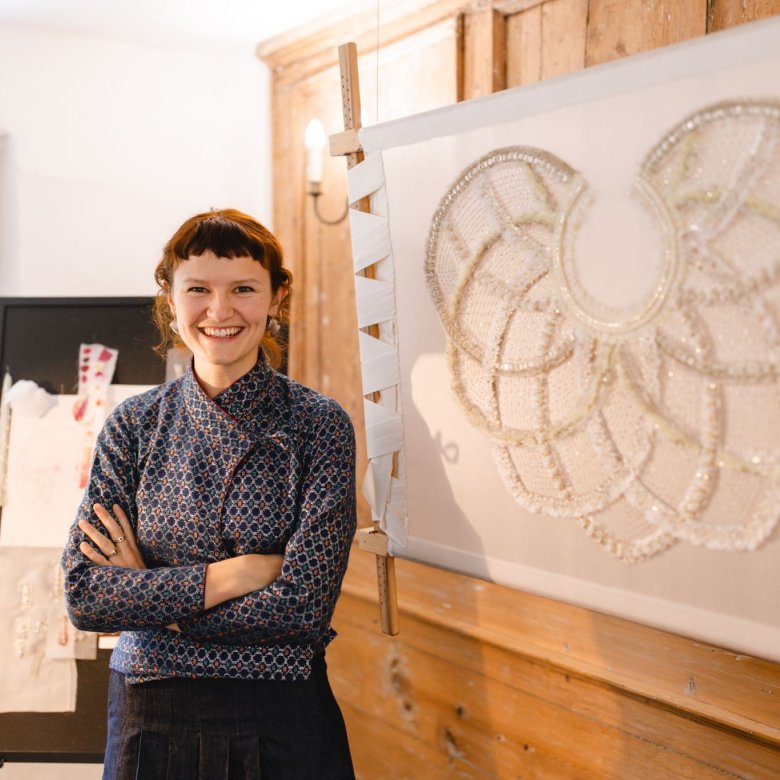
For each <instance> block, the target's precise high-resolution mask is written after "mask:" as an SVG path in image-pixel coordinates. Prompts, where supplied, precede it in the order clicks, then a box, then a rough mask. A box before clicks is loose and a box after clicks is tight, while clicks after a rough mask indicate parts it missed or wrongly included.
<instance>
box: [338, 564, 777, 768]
mask: <svg viewBox="0 0 780 780" xmlns="http://www.w3.org/2000/svg"><path fill="white" fill-rule="evenodd" d="M364 559H365V560H364ZM367 559H368V556H366V555H360V554H359V553H357V554H356V558H355V559H353V561H352V564H351V566H350V574H349V575H348V581H347V584H346V587H345V593H344V596H343V597H342V602H341V603H340V606H339V609H338V610H337V620H336V628H337V630H338V631H339V632H340V639H339V640H338V641H337V642H336V643H334V645H333V646H332V648H331V649H330V650H329V651H328V657H329V665H330V670H331V678H332V680H333V685H334V689H335V690H336V692H337V695H338V696H339V699H340V700H341V701H343V702H348V703H349V706H350V708H352V710H353V711H354V715H353V716H352V717H350V716H348V726H349V728H350V731H351V733H357V734H361V733H362V729H363V725H362V724H363V723H364V718H366V717H368V718H371V719H374V720H377V721H381V722H384V723H386V724H387V726H388V728H390V729H394V730H396V731H399V732H401V733H404V734H406V735H407V738H408V739H410V740H412V739H414V740H416V741H422V742H423V743H425V746H426V752H427V753H430V752H433V753H434V754H435V753H437V752H438V753H439V754H440V759H441V760H443V759H444V758H447V757H449V758H450V759H451V760H452V761H453V765H456V766H459V768H460V770H461V771H463V772H466V773H468V772H473V773H474V774H473V775H468V774H467V776H474V777H482V776H483V775H484V776H487V777H516V776H521V777H550V778H569V777H599V778H601V777H619V778H645V777H648V776H652V777H653V778H681V777H690V778H698V777H707V778H709V777H723V776H726V777H729V776H731V777H757V778H770V777H773V776H774V772H775V771H776V770H777V769H778V767H780V742H778V741H777V740H776V739H775V736H776V735H773V734H772V733H771V732H772V726H771V724H770V725H769V726H768V727H767V728H766V729H765V728H764V727H765V725H766V724H759V725H758V730H756V729H754V728H752V727H750V726H747V727H746V728H745V729H735V728H732V726H731V725H727V724H728V723H729V721H733V720H734V718H733V713H732V712H731V711H733V710H734V708H735V707H738V706H739V705H738V702H740V701H743V700H744V699H745V698H748V697H752V696H755V692H756V690H757V689H758V688H759V687H763V688H765V689H766V690H767V691H770V690H771V691H774V694H770V693H768V692H767V693H766V694H764V698H765V699H770V697H771V696H776V695H777V694H778V693H779V692H780V687H778V683H780V679H778V674H779V672H778V667H777V665H776V664H770V663H768V662H764V661H760V660H758V659H745V658H744V657H743V658H742V659H741V660H740V659H739V657H738V656H736V655H735V654H733V653H732V654H725V656H726V657H727V658H728V659H729V660H727V661H726V662H725V664H724V667H723V668H722V669H721V670H719V672H718V674H719V675H720V674H722V675H723V676H724V677H729V676H732V675H730V671H731V672H733V671H734V670H733V669H731V670H729V669H728V668H727V667H728V666H729V664H730V665H731V666H732V667H734V666H736V665H738V664H741V663H745V662H746V666H745V668H743V669H739V671H738V672H737V673H736V674H735V675H733V677H734V679H733V680H731V681H730V682H728V688H729V690H724V691H723V692H722V696H721V698H720V700H719V701H720V704H719V705H718V706H717V707H715V706H712V705H711V704H710V705H707V704H705V703H704V702H696V701H694V706H692V707H691V708H689V709H688V710H686V711H683V710H680V709H677V708H674V707H667V706H666V704H665V703H664V700H668V699H669V698H670V697H672V696H673V695H676V692H677V691H676V686H677V685H678V680H677V679H675V675H674V674H672V675H670V679H669V680H661V681H659V682H658V683H657V685H656V686H655V690H656V694H662V695H661V696H656V697H647V696H645V695H643V694H641V693H638V692H637V691H636V690H632V687H634V686H628V687H625V686H623V685H622V682H621V685H620V686H616V685H612V684H611V683H610V682H609V678H610V676H611V675H612V673H613V671H614V669H615V668H616V667H617V666H618V665H625V659H619V658H617V655H616V654H611V653H610V652H605V651H608V650H609V649H610V648H611V646H612V645H613V644H617V645H625V639H626V637H627V636H628V637H631V636H632V635H633V633H634V631H635V629H636V628H637V626H635V625H633V624H631V623H628V622H627V621H622V620H617V619H612V618H608V619H605V616H597V618H601V620H600V621H599V620H596V621H594V620H593V617H594V613H591V612H589V611H588V610H578V609H577V608H570V609H572V610H574V611H577V612H579V613H580V614H579V617H573V618H572V616H570V619H569V620H567V621H565V624H561V625H559V626H558V627H557V628H554V629H552V630H551V631H548V636H547V639H548V640H553V643H554V644H556V645H560V646H561V647H563V646H566V645H568V646H569V651H568V653H570V654H571V655H572V656H579V657H578V658H577V659H574V658H572V661H573V662H572V663H569V659H568V657H563V658H561V659H560V660H561V663H550V661H549V657H548V656H549V647H547V646H546V644H547V643H546V642H545V641H542V642H541V643H540V645H539V647H537V648H534V647H533V645H534V644H535V643H536V640H537V638H538V636H539V635H538V634H537V633H536V632H533V630H532V629H530V626H529V624H528V623H527V622H526V621H528V620H529V616H530V615H531V614H532V613H536V616H535V617H534V618H533V622H534V623H535V624H536V625H544V624H545V623H546V621H547V619H548V616H549V615H550V614H551V613H552V614H554V613H555V612H557V610H558V609H559V607H560V606H562V605H557V604H555V603H554V602H551V601H549V600H547V599H542V598H539V597H533V596H528V595H527V594H520V596H519V598H518V594H517V592H516V591H512V590H510V589H508V588H502V587H501V586H496V585H491V584H486V583H483V582H477V581H476V580H474V581H472V582H471V584H472V585H473V586H474V589H473V591H472V592H471V594H470V597H469V593H468V589H464V587H463V586H464V578H462V577H460V576H459V575H454V574H452V575H451V574H447V573H444V574H445V575H446V576H445V577H444V579H442V577H441V576H437V575H441V574H443V572H437V571H435V570H431V569H430V568H428V567H424V566H421V565H419V564H414V563H409V562H403V561H398V562H397V564H398V570H399V584H400V594H401V599H400V601H401V605H400V606H401V611H402V614H403V630H402V633H401V635H400V636H399V637H397V638H394V639H391V638H389V637H384V636H379V635H378V634H377V632H376V628H375V623H376V616H375V608H374V602H375V597H374V596H373V593H372V591H371V587H370V561H368V560H367ZM367 564H368V565H367ZM418 589H419V591H418ZM418 592H425V593H427V594H430V593H431V592H435V593H436V594H437V596H438V597H439V598H440V599H441V600H442V601H440V602H439V603H438V604H434V603H428V604H427V605H426V606H421V602H420V601H419V598H418V597H417V593H418ZM518 601H521V602H523V603H522V604H520V606H521V607H523V609H521V612H522V613H523V617H522V618H521V620H519V621H518V622H517V625H511V623H514V622H515V621H514V620H512V621H507V619H506V616H507V615H514V614H515V612H516V611H517V608H518ZM486 603H490V604H492V605H493V606H495V607H496V608H497V609H498V610H500V611H501V612H502V613H503V616H504V617H503V620H502V621H501V626H500V629H499V631H497V632H495V633H493V634H492V637H491V636H490V635H489V633H490V632H487V633H485V632H484V629H485V628H486V623H487V622H488V621H487V620H486V617H485V615H484V614H483V607H484V605H485V604H486ZM442 605H446V607H444V609H441V606H442ZM442 613H444V614H442ZM508 622H509V623H510V625H507V623H508ZM594 622H595V623H596V625H590V626H589V633H591V634H594V633H597V634H598V635H599V637H600V641H599V644H598V647H597V648H596V649H595V650H594V649H593V648H592V647H590V648H587V649H586V648H583V647H580V648H579V650H576V651H574V652H572V649H571V648H572V644H570V643H572V638H573V637H576V636H577V635H578V634H579V633H580V632H581V631H582V629H583V625H585V624H588V623H591V624H592V623H594ZM468 625H470V626H471V627H472V629H473V630H464V627H465V626H468ZM642 628H644V629H645V631H644V632H643V635H642V636H641V641H642V643H644V644H646V645H647V647H648V648H652V652H656V651H657V648H658V647H659V646H662V645H667V643H668V645H667V646H668V647H669V652H668V653H667V654H666V655H665V656H663V657H657V658H655V659H653V658H652V657H650V655H651V653H650V652H649V651H648V652H645V653H643V657H641V658H637V656H636V654H635V653H634V652H630V653H629V654H628V657H629V658H630V659H631V663H632V664H638V665H639V666H640V667H644V670H642V671H644V672H648V671H650V673H651V674H652V667H653V665H655V666H656V667H659V666H667V667H670V668H671V669H673V670H674V671H675V672H677V675H676V676H677V677H679V678H680V679H690V678H691V677H694V679H695V676H696V675H697V674H699V671H700V669H699V666H700V665H703V666H704V667H706V668H709V667H710V666H711V653H712V652H719V653H720V654H721V655H724V654H723V653H722V651H717V650H716V649H715V648H709V647H707V646H704V645H701V644H700V643H697V642H693V641H692V640H687V639H682V638H681V637H676V636H673V635H669V634H665V632H661V631H655V630H653V629H646V628H645V627H642ZM526 632H527V633H528V634H529V636H530V637H533V638H532V639H531V640H530V641H529V643H528V644H526V646H525V647H524V649H523V650H522V651H518V649H517V647H516V646H515V642H514V639H509V637H510V636H511V637H515V636H517V635H521V634H524V633H526ZM629 644H630V645H632V646H634V647H635V644H634V641H633V639H630V640H629ZM625 649H626V650H627V649H628V648H625ZM568 653H567V655H568ZM585 656H588V658H587V659H585ZM697 658H698V660H697ZM583 662H586V665H587V666H588V667H589V668H591V669H596V668H601V670H602V671H601V673H600V674H598V675H594V674H589V673H585V674H583V673H582V672H581V669H582V666H583ZM712 671H714V670H712V669H710V673H712ZM639 676H641V674H640V675H639ZM738 688H741V689H742V690H738ZM700 705H701V706H700ZM705 713H706V714H705ZM770 715H771V712H770ZM762 729H764V730H766V731H769V732H770V734H769V736H768V737H766V738H765V737H764V736H759V733H758V732H759V730H762ZM396 739H399V740H400V739H401V738H400V736H398V735H396ZM714 757H716V758H714ZM650 764H652V766H653V772H654V774H652V775H647V774H643V772H646V771H647V766H648V765H650ZM413 766H414V765H409V766H408V767H406V769H407V771H409V772H410V774H408V776H409V777H414V776H415V775H414V774H412V773H411V771H412V768H413ZM391 776H392V775H390V774H386V775H374V774H371V775H368V774H367V775H366V777H391ZM402 776H407V775H404V774H403V773H402ZM425 776H426V777H446V776H448V775H446V774H443V773H442V774H436V773H435V772H434V773H432V774H430V775H425Z"/></svg>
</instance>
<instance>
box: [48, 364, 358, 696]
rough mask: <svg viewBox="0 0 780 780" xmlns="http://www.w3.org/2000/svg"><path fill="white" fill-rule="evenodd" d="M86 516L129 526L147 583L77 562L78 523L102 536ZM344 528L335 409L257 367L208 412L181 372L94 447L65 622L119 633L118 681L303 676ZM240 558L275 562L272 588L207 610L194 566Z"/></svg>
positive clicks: (108, 427)
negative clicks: (257, 556)
mask: <svg viewBox="0 0 780 780" xmlns="http://www.w3.org/2000/svg"><path fill="white" fill-rule="evenodd" d="M95 503H101V504H103V505H105V506H107V507H111V505H112V504H115V503H116V504H119V505H120V506H121V507H122V508H123V509H124V510H125V511H126V512H127V514H128V517H129V518H130V520H131V522H132V524H133V526H134V528H135V533H136V538H137V540H138V546H139V548H140V550H141V553H142V554H143V556H144V561H145V562H146V565H147V567H148V568H147V569H127V568H120V567H113V566H97V565H95V564H92V563H91V562H90V561H89V560H88V559H87V558H86V557H85V556H84V555H83V554H82V553H81V552H80V551H79V549H78V547H79V543H80V542H81V541H83V540H84V539H85V538H86V537H85V535H84V534H83V532H82V531H81V530H80V529H79V528H78V526H77V524H76V523H77V522H78V520H79V519H81V518H86V519H87V520H89V521H90V522H91V523H93V524H95V525H96V526H98V527H99V528H101V530H102V526H101V525H100V523H99V522H98V521H97V518H96V517H95V514H94V512H93V511H92V505H93V504H95ZM355 523H356V514H355V441H354V431H353V428H352V424H351V422H350V420H349V417H348V416H347V414H346V412H344V410H343V409H342V408H341V407H340V406H339V405H338V404H337V403H336V402H335V401H332V400H330V399H328V398H325V397H324V396H322V395H319V394H318V393H315V392H314V391H313V390H309V389H308V388H306V387H303V386H302V385H299V384H297V383H296V382H294V381H292V380H291V379H288V378H287V377H285V376H283V375H281V374H278V373H276V372H275V371H274V370H273V369H272V368H270V367H269V366H268V365H267V364H266V363H265V362H264V361H262V360H261V361H260V362H259V363H258V364H257V366H256V367H255V368H254V369H252V371H250V372H249V373H248V374H246V375H245V376H243V377H242V378H241V379H239V380H238V381H237V382H236V383H235V384H233V385H231V386H230V387H229V388H227V389H226V390H225V391H223V392H222V393H221V394H220V395H218V396H217V397H216V398H215V399H214V400H212V399H210V398H209V397H208V396H207V395H206V393H205V392H204V391H203V389H202V388H201V387H200V385H199V384H198V381H197V379H196V378H195V376H194V374H193V372H192V367H190V368H189V369H188V371H187V372H186V374H185V375H184V376H183V377H182V378H181V379H178V380H175V381H173V382H169V383H167V384H165V385H162V386H161V387H158V388H155V389H153V390H150V391H148V392H146V393H143V394H141V395H138V396H135V397H133V398H130V399H128V400H127V401H125V402H124V403H122V404H120V405H119V406H118V407H117V409H116V410H115V411H114V412H113V413H112V414H111V416H110V417H109V418H108V420H107V421H106V424H105V426H104V427H103V430H102V432H101V433H100V435H99V437H98V441H97V446H96V450H95V460H94V463H93V466H92V474H91V476H90V483H89V486H88V488H87V491H86V494H85V496H84V500H83V501H82V503H81V506H80V508H79V511H78V515H77V518H76V522H74V524H73V527H72V528H71V531H70V536H69V540H68V545H67V546H66V548H65V552H64V554H63V559H62V565H63V568H64V570H65V590H66V600H67V604H68V609H69V612H70V616H71V620H72V621H73V623H74V625H75V626H76V627H77V628H81V629H84V630H90V631H121V632H122V635H121V637H120V639H119V642H118V644H117V647H116V649H115V650H114V653H113V655H112V657H111V668H112V669H115V670H117V671H118V672H122V673H123V674H126V675H128V680H129V681H130V682H141V681H145V680H154V679H162V678H165V677H232V678H246V679H288V680H292V679H301V678H306V677H308V675H309V672H310V661H311V659H312V658H313V656H314V655H315V654H316V653H317V652H320V651H321V650H322V649H323V648H324V647H325V645H326V644H327V643H328V642H330V640H331V639H332V638H333V637H334V636H335V632H333V630H332V629H331V628H330V620H331V617H332V615H333V610H334V608H335V605H336V599H337V598H338V595H339V592H340V589H341V582H342V579H343V577H344V573H345V571H346V567H347V559H348V556H349V549H350V543H351V540H352V537H353V535H354V532H355ZM245 553H283V554H284V564H283V566H282V573H281V576H280V577H279V578H278V579H277V580H276V581H275V582H274V583H272V584H271V585H270V586H268V587H267V588H265V589H263V590H259V591H255V592H254V593H250V594H249V595H247V596H243V597H241V598H237V599H233V600H232V601H228V602H225V603H223V604H220V605H218V606H216V607H214V608H212V609H209V610H207V611H204V609H203V598H204V592H203V591H204V585H205V579H206V567H207V565H208V564H209V563H210V562H214V561H218V560H222V559H224V558H228V557H232V556H236V555H243V554H245ZM170 623H178V625H179V627H180V628H181V633H178V632H176V631H173V630H170V629H166V628H165V626H166V625H168V624H170Z"/></svg>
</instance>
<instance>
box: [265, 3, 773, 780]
mask: <svg viewBox="0 0 780 780" xmlns="http://www.w3.org/2000/svg"><path fill="white" fill-rule="evenodd" d="M778 4H780V0H710V2H709V3H707V2H706V1H705V0H502V1H499V0H492V1H491V0H403V1H401V0H399V2H398V3H389V2H388V1H387V0H383V2H382V3H381V6H380V11H381V22H382V24H381V27H380V30H379V40H380V51H379V59H378V63H377V56H376V51H375V43H376V40H377V30H376V27H375V26H374V25H375V21H376V4H375V2H371V3H362V4H359V7H358V8H357V9H356V12H355V15H354V16H353V17H350V18H349V19H347V20H344V21H343V22H341V23H338V24H332V25H326V26H324V27H322V28H321V29H309V30H308V31H307V32H306V33H305V34H301V35H296V34H293V33H291V34H288V35H286V36H284V38H283V39H279V40H277V41H275V42H269V43H267V44H264V45H263V46H262V47H261V53H262V56H263V57H264V58H265V59H266V61H267V62H269V64H270V65H271V68H272V72H273V118H272V121H273V135H274V171H273V174H274V186H275V193H276V204H275V218H274V228H275V231H276V232H277V234H278V235H279V238H280V239H281V241H282V243H283V245H284V246H285V248H286V250H287V254H288V258H289V261H290V265H291V267H292V269H293V271H294V273H295V277H296V279H295V282H296V284H295V288H296V289H295V297H294V298H293V312H292V319H293V324H292V328H291V354H290V366H291V374H292V375H293V376H294V377H295V378H297V379H299V380H301V381H303V382H304V383H306V384H308V385H310V386H312V387H314V388H317V389H319V390H322V391H324V392H326V393H328V394H330V395H332V396H333V397H335V398H337V399H338V400H339V401H340V402H341V403H342V405H344V407H345V408H346V409H347V410H348V411H349V413H350V414H351V415H352V417H353V419H354V420H355V423H356V427H357V428H358V440H359V441H361V448H360V463H359V467H358V468H359V471H360V473H361V474H362V473H363V469H364V465H365V460H364V451H363V447H362V400H361V399H362V396H361V392H360V382H359V363H358V357H357V341H356V335H355V315H354V301H353V283H352V270H351V260H350V247H349V229H348V225H347V224H346V223H342V224H341V225H339V226H335V227H327V226H323V225H321V224H319V223H318V222H317V221H316V219H315V218H314V215H313V211H312V204H311V202H310V199H308V198H307V196H306V195H305V181H304V152H303V148H302V138H303V129H304V127H305V125H306V122H307V121H308V120H309V118H311V117H312V116H318V117H319V118H320V119H321V120H322V121H323V123H324V124H325V127H326V129H327V131H328V132H336V131H339V130H340V129H341V107H340V90H339V78H338V73H337V71H336V64H337V54H336V46H337V45H338V44H339V43H342V42H344V41H347V40H354V41H355V42H356V43H357V44H358V50H359V52H360V53H361V55H362V56H361V60H360V76H361V88H362V89H361V92H362V96H363V104H364V112H363V113H364V120H365V121H366V122H367V123H373V122H374V121H376V119H377V117H378V118H379V120H380V121H385V120H388V119H391V118H394V117H398V116H404V115H406V114H411V113H417V112H419V111H423V110H426V109H428V108H434V107H437V106H441V105H446V104H449V103H452V102H454V101H455V100H456V99H459V98H463V97H472V96H476V95H477V94H484V93H485V92H488V91H491V90H496V89H499V88H501V87H503V86H515V85H519V84H527V83H530V82H532V81H536V80H539V79H543V78H550V77H552V76H555V75H560V74H562V73H566V72H571V71H573V70H577V69H579V68H581V67H585V66H586V65H592V64H596V63H600V62H605V61H608V60H611V59H615V58H617V57H621V56H625V55H628V54H632V53H634V52H640V51H645V50H647V49H651V48H655V47H657V46H662V45H665V44H667V43H672V42H675V41H678V40H684V39H686V38H690V37H694V36H697V35H702V34H704V33H705V31H706V30H707V29H711V30H715V29H723V28H726V27H729V26H733V25H734V24H739V23H742V22H743V21H748V20H750V19H754V18H760V17H762V16H766V15H770V14H772V13H778V12H780V9H778V8H777V6H778ZM377 74H378V75H377ZM377 85H378V94H377ZM323 189H324V191H325V195H323V197H322V203H321V207H322V211H323V212H324V213H325V215H326V216H334V215H336V214H338V212H339V211H340V210H341V208H342V207H343V205H344V202H345V197H346V196H345V190H346V186H345V164H344V161H343V160H342V159H335V160H327V161H326V164H325V180H324V185H323ZM360 508H361V523H366V522H367V520H368V517H367V511H366V506H365V503H364V502H361V505H360ZM396 565H397V569H398V583H399V606H400V613H401V634H400V636H398V637H394V638H390V637H386V636H384V635H382V634H381V633H380V631H379V626H378V608H377V604H376V585H375V579H374V576H375V575H374V571H375V570H374V562H373V557H371V556H369V555H367V554H365V553H361V552H359V551H357V550H355V551H354V553H353V557H352V561H351V563H350V569H349V572H348V575H347V580H346V582H345V590H344V595H343V597H342V600H341V602H340V604H339V607H338V609H337V614H336V621H335V627H336V629H337V630H338V631H339V632H340V637H339V638H338V639H337V641H336V642H335V643H334V644H333V645H332V646H331V647H330V648H329V650H328V663H329V667H330V672H331V679H332V682H333V687H334V690H335V691H336V694H337V697H338V698H339V701H340V702H341V705H342V708H343V710H344V714H345V717H346V720H347V726H348V730H349V733H350V739H351V744H352V750H353V756H354V759H355V766H356V770H357V775H358V777H359V778H361V780H385V779H386V780H404V779H405V778H408V779H409V780H423V779H424V780H438V779H439V778H442V779H443V778H448V779H453V778H456V779H457V780H469V779H471V778H495V779H496V780H498V779H499V778H500V779H502V780H503V778H506V779H507V780H509V779H510V778H511V779H512V780H516V779H517V778H520V777H522V778H545V779H549V780H562V779H563V780H565V779H566V778H575V777H576V778H584V779H585V780H590V779H591V778H598V779H599V780H601V779H602V778H615V779H616V780H632V779H633V778H637V779H638V778H642V780H644V779H645V778H651V779H654V778H710V777H713V778H714V777H718V778H757V779H758V780H764V779H766V780H769V778H775V777H780V717H778V712H779V711H780V706H779V705H778V704H777V702H778V699H779V697H780V665H778V664H773V663H770V662H768V661H762V660H760V659H753V658H746V657H745V656H742V655H739V654H736V653H733V652H729V651H728V650H724V649H721V648H713V647H708V646H706V645H702V644H701V643H698V642H694V641H691V640H688V639H685V638H683V637H678V636H673V635H670V634H666V633H664V632H660V631H656V630H654V629H650V628H648V627H646V626H641V625H636V624H631V623H628V622H626V621H622V620H617V619H615V618H611V617H608V616H605V615H600V614H598V613H595V612H591V611H589V610H584V609H580V608H577V607H573V606H571V605H567V604H561V603H558V602H554V601H551V600H549V599H544V598H541V597H538V596H533V595H530V594H527V593H521V592H518V591H515V590H510V589H508V588H502V587H500V586H497V585H493V584H490V583H485V582H481V581H478V580H475V579H472V578H470V577H465V576H462V575H458V574H454V573H450V572H445V571H441V570H437V569H434V568H432V567H427V566H422V565H419V564H412V563H409V562H406V561H398V562H397V564H396Z"/></svg>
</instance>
